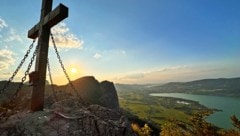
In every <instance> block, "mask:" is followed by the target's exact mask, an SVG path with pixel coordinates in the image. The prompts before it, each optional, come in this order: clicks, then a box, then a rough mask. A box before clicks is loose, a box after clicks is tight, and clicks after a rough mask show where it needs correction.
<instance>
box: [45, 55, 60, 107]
mask: <svg viewBox="0 0 240 136" xmlns="http://www.w3.org/2000/svg"><path fill="white" fill-rule="evenodd" d="M47 66H48V73H49V78H50V82H51V87H52V91H53V95H54V97H55V100H56V102H57V101H58V99H57V95H56V91H55V89H54V86H53V80H52V75H51V67H50V64H49V59H48V60H47Z"/></svg>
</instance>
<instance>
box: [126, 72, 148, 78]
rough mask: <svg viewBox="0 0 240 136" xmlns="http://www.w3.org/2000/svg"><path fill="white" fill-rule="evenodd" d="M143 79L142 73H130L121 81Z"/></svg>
mask: <svg viewBox="0 0 240 136" xmlns="http://www.w3.org/2000/svg"><path fill="white" fill-rule="evenodd" d="M140 78H144V73H131V74H129V75H126V76H124V77H123V78H122V79H140Z"/></svg>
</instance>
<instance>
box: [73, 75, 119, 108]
mask: <svg viewBox="0 0 240 136" xmlns="http://www.w3.org/2000/svg"><path fill="white" fill-rule="evenodd" d="M73 85H74V86H75V87H76V89H77V90H78V92H79V94H80V96H81V97H82V98H83V100H84V101H85V102H87V103H91V104H98V105H101V106H104V107H107V108H111V109H116V110H118V109H119V102H118V96H117V91H116V89H115V87H114V84H113V83H112V82H109V81H103V82H101V83H99V82H98V81H97V80H96V79H95V78H94V77H92V76H87V77H82V78H79V79H77V80H75V81H73Z"/></svg>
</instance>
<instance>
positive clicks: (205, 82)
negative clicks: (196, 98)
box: [115, 77, 240, 97]
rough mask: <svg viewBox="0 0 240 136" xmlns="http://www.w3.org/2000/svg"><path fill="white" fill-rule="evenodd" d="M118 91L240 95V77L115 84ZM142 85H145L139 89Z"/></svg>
mask: <svg viewBox="0 0 240 136" xmlns="http://www.w3.org/2000/svg"><path fill="white" fill-rule="evenodd" d="M115 86H116V88H117V91H123V90H125V91H127V90H128V88H129V90H130V89H131V90H139V91H148V92H149V93H190V94H202V95H216V96H230V97H240V77H234V78H215V79H214V78H211V79H200V80H193V81H189V82H169V83H166V84H162V85H158V84H156V85H154V84H153V85H152V86H144V85H136V84H134V85H130V84H128V85H126V84H123V85H122V84H115ZM140 87H143V88H141V89H139V88H140Z"/></svg>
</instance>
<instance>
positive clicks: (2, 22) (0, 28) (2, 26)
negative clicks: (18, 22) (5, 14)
mask: <svg viewBox="0 0 240 136" xmlns="http://www.w3.org/2000/svg"><path fill="white" fill-rule="evenodd" d="M5 27H8V25H7V23H6V22H5V21H4V20H3V19H2V18H0V31H1V30H2V29H3V28H5Z"/></svg>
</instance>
